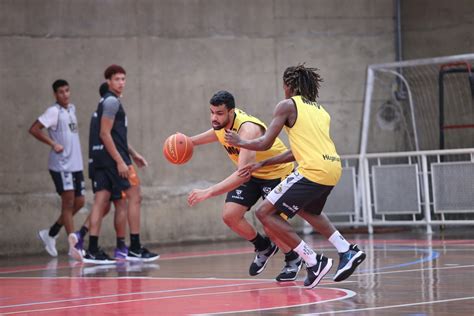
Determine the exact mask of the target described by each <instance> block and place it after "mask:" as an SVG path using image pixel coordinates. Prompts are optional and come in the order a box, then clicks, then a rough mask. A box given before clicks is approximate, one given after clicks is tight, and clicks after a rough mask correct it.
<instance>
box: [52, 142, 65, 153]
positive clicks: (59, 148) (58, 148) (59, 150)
mask: <svg viewBox="0 0 474 316" xmlns="http://www.w3.org/2000/svg"><path fill="white" fill-rule="evenodd" d="M52 147H53V150H54V152H55V153H57V154H59V153H62V152H63V150H64V147H63V145H61V144H58V143H54V144H53V146H52Z"/></svg>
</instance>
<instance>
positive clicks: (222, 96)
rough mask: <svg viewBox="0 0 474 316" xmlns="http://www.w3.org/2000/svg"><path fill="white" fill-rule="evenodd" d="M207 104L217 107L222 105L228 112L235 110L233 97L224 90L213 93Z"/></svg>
mask: <svg viewBox="0 0 474 316" xmlns="http://www.w3.org/2000/svg"><path fill="white" fill-rule="evenodd" d="M209 103H210V104H212V105H214V106H219V105H222V104H224V105H225V107H226V108H227V109H229V110H231V109H233V108H235V100H234V96H233V95H232V94H231V93H230V92H228V91H225V90H221V91H218V92H216V93H214V95H213V96H212V98H211V100H210V101H209Z"/></svg>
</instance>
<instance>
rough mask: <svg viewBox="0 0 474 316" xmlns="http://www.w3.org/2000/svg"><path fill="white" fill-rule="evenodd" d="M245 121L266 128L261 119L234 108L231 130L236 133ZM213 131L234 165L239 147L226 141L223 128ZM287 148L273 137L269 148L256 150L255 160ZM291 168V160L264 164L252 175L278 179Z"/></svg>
mask: <svg viewBox="0 0 474 316" xmlns="http://www.w3.org/2000/svg"><path fill="white" fill-rule="evenodd" d="M247 122H252V123H254V124H257V125H259V126H261V127H263V128H264V129H267V127H266V126H265V124H264V123H263V122H262V121H260V120H259V119H258V118H256V117H254V116H251V115H248V114H247V113H245V112H244V111H242V110H240V109H237V108H235V116H234V122H233V123H232V127H231V130H233V131H235V132H237V133H238V132H239V130H240V127H241V126H242V124H244V123H247ZM214 132H215V133H216V136H217V138H218V139H219V142H220V143H221V144H222V146H224V148H225V150H226V151H227V154H228V156H229V158H230V160H232V162H233V163H234V164H235V165H237V164H238V162H239V153H240V148H238V147H234V146H232V145H229V144H227V143H226V141H225V139H224V135H225V129H223V128H222V129H220V130H215V131H214ZM287 150H288V148H286V146H285V144H283V142H282V141H281V140H280V139H279V138H277V139H275V142H274V143H273V145H272V147H271V148H270V149H268V150H265V151H257V152H256V161H262V160H265V159H267V158H271V157H274V156H277V155H279V154H281V153H284V152H286V151H287ZM293 168H294V164H293V163H292V162H288V163H283V164H278V165H271V166H265V167H262V168H261V169H259V170H256V171H255V172H253V173H252V176H253V177H255V178H259V179H266V180H272V179H279V178H280V179H283V178H285V177H286V176H287V175H289V174H290V173H291V172H292V171H293Z"/></svg>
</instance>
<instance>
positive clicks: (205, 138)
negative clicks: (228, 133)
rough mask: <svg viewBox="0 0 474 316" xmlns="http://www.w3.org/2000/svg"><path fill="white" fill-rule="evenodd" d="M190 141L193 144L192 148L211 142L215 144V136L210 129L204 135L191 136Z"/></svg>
mask: <svg viewBox="0 0 474 316" xmlns="http://www.w3.org/2000/svg"><path fill="white" fill-rule="evenodd" d="M191 141H192V142H193V145H194V146H197V145H204V144H209V143H212V142H217V141H218V139H217V136H216V133H215V132H214V130H213V129H212V128H211V129H209V130H207V131H205V132H204V133H201V134H198V135H194V136H191Z"/></svg>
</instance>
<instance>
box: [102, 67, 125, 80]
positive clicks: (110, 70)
mask: <svg viewBox="0 0 474 316" xmlns="http://www.w3.org/2000/svg"><path fill="white" fill-rule="evenodd" d="M115 74H124V75H126V74H127V73H126V72H125V69H123V67H122V66H119V65H110V66H109V67H107V69H105V71H104V77H105V79H110V78H112V76H113V75H115Z"/></svg>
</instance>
